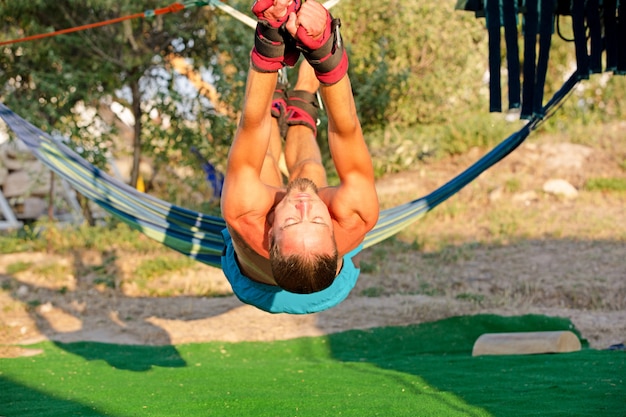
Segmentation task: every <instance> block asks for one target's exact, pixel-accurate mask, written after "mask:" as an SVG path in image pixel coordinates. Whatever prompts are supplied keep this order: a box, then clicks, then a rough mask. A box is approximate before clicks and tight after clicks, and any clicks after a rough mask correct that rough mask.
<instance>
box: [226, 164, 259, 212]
mask: <svg viewBox="0 0 626 417" xmlns="http://www.w3.org/2000/svg"><path fill="white" fill-rule="evenodd" d="M269 200H270V197H269V192H268V190H267V187H266V186H265V184H263V183H262V182H261V181H260V179H259V177H258V175H257V174H256V173H255V171H254V169H252V168H250V167H244V168H241V169H239V170H237V171H230V170H229V171H227V173H226V177H225V179H224V188H223V190H222V199H221V206H222V216H223V217H224V219H225V220H226V221H229V220H232V219H236V218H238V217H240V216H242V215H245V214H247V213H250V212H254V211H261V212H262V211H264V210H266V209H267V207H266V206H268V204H271V203H270V202H269Z"/></svg>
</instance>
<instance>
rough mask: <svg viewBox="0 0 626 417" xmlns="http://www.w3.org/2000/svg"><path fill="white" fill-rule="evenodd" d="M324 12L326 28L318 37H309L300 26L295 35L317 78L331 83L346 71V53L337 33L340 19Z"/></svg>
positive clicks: (339, 78) (341, 76)
mask: <svg viewBox="0 0 626 417" xmlns="http://www.w3.org/2000/svg"><path fill="white" fill-rule="evenodd" d="M326 13H327V15H326V16H327V20H326V28H325V29H324V33H323V35H322V37H321V38H320V39H317V40H316V39H313V38H311V37H310V36H309V35H308V34H307V32H306V29H305V28H303V27H302V26H300V27H299V28H298V31H297V32H296V37H297V39H298V42H297V45H298V47H299V49H300V50H301V51H302V53H303V54H304V57H305V58H306V60H307V61H309V64H311V66H312V67H313V69H314V70H315V75H316V76H317V79H318V80H319V81H320V82H321V83H322V84H326V85H332V84H335V83H336V82H338V81H339V80H341V79H342V78H343V76H344V75H345V74H346V72H347V71H348V55H347V54H346V51H345V49H344V47H343V41H342V39H341V34H340V33H339V27H340V26H341V21H340V20H339V19H333V18H332V16H331V15H330V13H328V11H327V12H326Z"/></svg>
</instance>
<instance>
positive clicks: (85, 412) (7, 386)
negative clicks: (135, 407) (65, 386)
mask: <svg viewBox="0 0 626 417" xmlns="http://www.w3.org/2000/svg"><path fill="white" fill-rule="evenodd" d="M51 410H54V411H53V412H54V413H57V414H56V415H58V416H84V417H100V416H105V415H106V416H111V414H110V413H104V412H99V411H98V410H97V408H96V407H94V406H88V405H86V404H81V403H79V402H76V401H69V400H63V399H61V398H56V397H54V396H52V395H50V394H48V393H45V392H43V391H39V390H36V389H33V388H30V387H27V386H25V385H22V384H20V383H18V382H15V381H11V380H10V379H8V378H4V377H2V376H0V415H2V416H7V417H9V416H30V417H37V416H49V415H51V414H50V413H51Z"/></svg>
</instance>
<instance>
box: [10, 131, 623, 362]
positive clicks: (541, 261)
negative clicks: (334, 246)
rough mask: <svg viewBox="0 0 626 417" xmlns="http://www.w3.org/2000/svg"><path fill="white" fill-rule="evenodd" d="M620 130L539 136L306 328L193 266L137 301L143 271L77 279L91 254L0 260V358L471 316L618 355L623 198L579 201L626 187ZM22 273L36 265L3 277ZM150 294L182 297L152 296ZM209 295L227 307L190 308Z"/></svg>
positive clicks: (405, 237) (419, 176)
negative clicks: (544, 331) (572, 138)
mask: <svg viewBox="0 0 626 417" xmlns="http://www.w3.org/2000/svg"><path fill="white" fill-rule="evenodd" d="M625 131H626V123H624V122H622V123H619V124H617V125H616V126H612V127H611V128H610V129H609V128H607V129H605V130H601V131H598V132H597V146H592V147H586V146H580V145H573V144H571V143H568V140H567V138H563V137H559V136H558V135H557V136H555V135H552V136H547V135H536V136H535V137H534V138H533V139H532V140H531V141H529V142H528V143H526V144H524V145H523V146H522V147H521V148H520V149H518V150H517V151H515V152H514V153H513V154H512V155H510V156H509V157H508V158H507V159H505V160H504V161H502V162H501V163H500V164H498V165H497V166H496V167H494V168H492V169H491V170H489V171H488V172H487V173H485V174H484V175H482V176H481V177H479V178H478V179H477V180H476V181H474V182H473V183H472V184H470V185H469V186H468V187H466V189H464V190H462V191H461V192H460V193H458V194H457V195H456V196H454V197H453V198H452V199H450V200H449V201H447V202H445V203H444V204H442V205H441V206H439V207H437V208H436V209H435V210H434V211H432V212H431V213H429V214H428V215H427V216H425V217H423V218H422V219H420V220H418V221H417V222H416V223H415V224H414V225H413V226H410V227H408V228H406V230H404V231H403V232H402V233H400V234H399V235H398V236H396V237H395V238H393V239H390V240H389V241H387V242H383V243H381V244H378V245H376V246H374V247H372V248H370V249H367V250H365V251H364V252H363V254H362V260H361V265H362V274H361V277H360V279H359V282H358V283H357V286H356V288H355V289H354V290H353V291H352V293H351V294H350V296H349V297H348V299H347V300H345V301H344V302H343V303H341V304H340V305H339V306H337V307H335V308H333V309H330V310H328V311H325V312H321V313H318V314H313V315H307V316H291V315H270V314H266V313H263V312H261V311H258V310H256V309H254V308H252V307H250V306H246V305H243V304H241V303H240V302H239V301H238V300H237V299H236V298H235V297H234V296H232V295H231V293H230V288H229V286H228V284H227V282H226V280H225V279H224V277H223V276H222V274H221V271H220V270H218V269H214V268H210V267H207V266H204V265H200V264H198V265H196V266H194V267H193V268H192V269H191V270H188V271H184V272H181V273H176V274H170V275H167V276H164V277H162V278H161V279H159V280H157V281H156V282H153V283H152V284H151V285H152V288H145V287H143V288H140V287H138V286H137V285H136V283H134V281H133V279H134V277H133V271H134V268H135V267H136V266H137V265H138V263H139V262H140V261H142V259H138V258H137V256H136V255H128V254H124V253H116V254H115V257H116V258H115V264H114V265H115V268H116V270H115V271H114V274H115V277H116V278H115V279H116V281H117V283H118V288H117V289H116V290H113V289H111V288H107V287H106V286H103V285H99V284H98V283H97V282H94V277H93V276H91V275H89V274H83V273H81V271H83V270H84V268H83V267H84V266H85V265H92V266H93V265H104V264H105V260H104V259H103V256H105V255H103V254H101V253H95V252H90V251H81V250H80V249H77V252H76V253H75V254H74V255H73V256H67V257H60V256H56V255H50V254H45V253H20V254H10V255H2V256H0V281H1V284H2V287H1V289H0V305H1V306H2V308H1V311H0V355H4V356H14V355H28V354H35V353H37V352H36V350H33V349H29V348H28V346H27V345H28V344H29V343H31V342H35V341H39V340H44V339H52V340H57V341H65V342H70V341H78V340H83V341H102V342H114V343H128V344H179V343H188V342H203V341H212V340H219V341H241V340H276V339H286V338H293V337H299V336H315V335H322V334H327V333H332V332H339V331H343V330H347V329H363V328H371V327H378V326H387V325H407V324H413V323H420V322H424V321H432V320H438V319H442V318H445V317H449V316H454V315H462V314H478V313H498V314H503V315H517V314H536V313H537V314H548V315H554V316H562V317H567V318H570V319H571V320H572V321H573V323H574V324H575V326H576V327H577V328H578V329H579V330H580V331H581V332H582V335H583V336H584V337H585V338H587V339H588V340H589V342H590V345H591V346H592V347H594V348H599V349H603V348H607V347H608V346H610V345H612V344H616V343H620V342H625V341H626V208H625V207H626V192H602V191H589V190H586V189H585V188H584V184H585V183H586V182H587V181H588V180H589V179H592V178H621V179H624V177H626V172H625V171H624V169H625V166H624V165H625V161H626V140H620V139H621V138H620V135H622V134H623V133H622V132H625ZM481 153H482V152H481V151H478V150H476V151H473V152H471V153H470V154H468V155H464V156H462V157H458V158H454V159H450V160H446V161H440V162H437V163H433V164H428V165H425V166H423V167H422V168H421V169H420V170H419V171H416V172H407V173H403V174H400V175H394V176H390V177H389V178H384V179H382V180H381V181H380V182H379V191H380V197H381V201H382V204H383V206H385V207H390V206H394V205H396V204H398V203H401V202H406V201H407V200H410V199H414V198H417V197H421V196H423V195H424V194H426V193H428V192H430V191H432V190H433V189H434V188H436V187H437V186H439V185H441V184H443V183H444V182H446V181H448V180H449V179H450V178H452V176H454V175H456V174H457V173H459V172H460V171H461V170H462V169H464V168H465V167H467V166H468V165H469V164H470V163H472V162H473V161H475V160H476V159H477V158H478V157H479V156H480V155H481ZM550 179H564V180H566V181H568V182H569V183H570V184H572V185H573V186H574V187H576V188H577V189H578V195H577V196H576V197H571V198H566V197H562V196H558V195H554V194H551V193H547V192H544V191H543V185H544V183H545V182H546V181H547V180H550ZM19 262H23V263H30V264H32V265H34V266H33V267H31V268H29V269H27V270H24V271H20V272H15V273H9V272H8V271H9V270H10V267H11V265H14V264H16V263H19ZM92 270H93V269H92ZM55 271H56V272H55ZM157 291H159V292H161V293H162V294H168V293H169V294H180V295H176V296H159V297H156V296H153V294H154V293H155V292H157ZM209 292H212V293H215V294H222V295H224V296H222V297H205V296H199V295H197V294H199V293H200V294H207V293H209Z"/></svg>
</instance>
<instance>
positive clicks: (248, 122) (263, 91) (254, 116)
mask: <svg viewBox="0 0 626 417" xmlns="http://www.w3.org/2000/svg"><path fill="white" fill-rule="evenodd" d="M276 80H277V73H275V72H273V73H261V72H258V71H256V70H254V69H252V68H251V69H250V70H249V72H248V82H247V84H246V92H245V96H244V105H243V111H242V115H241V119H240V121H239V126H238V128H237V132H236V133H235V138H234V140H233V143H232V145H231V148H230V152H229V155H228V164H227V166H226V175H225V178H224V190H223V193H222V215H223V217H224V219H225V220H226V221H227V222H229V223H231V222H233V221H234V220H236V219H238V218H240V217H241V216H243V215H246V214H250V213H253V212H255V211H259V215H265V214H266V213H267V210H268V209H269V208H270V207H271V205H272V204H273V201H271V200H272V198H273V197H272V196H271V195H270V193H268V191H267V187H266V186H265V185H264V184H263V183H262V182H261V179H260V176H261V169H262V167H263V161H264V159H265V155H266V152H267V148H268V145H269V142H270V134H271V123H272V119H271V113H270V106H271V100H272V95H273V92H274V89H275V87H276Z"/></svg>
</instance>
